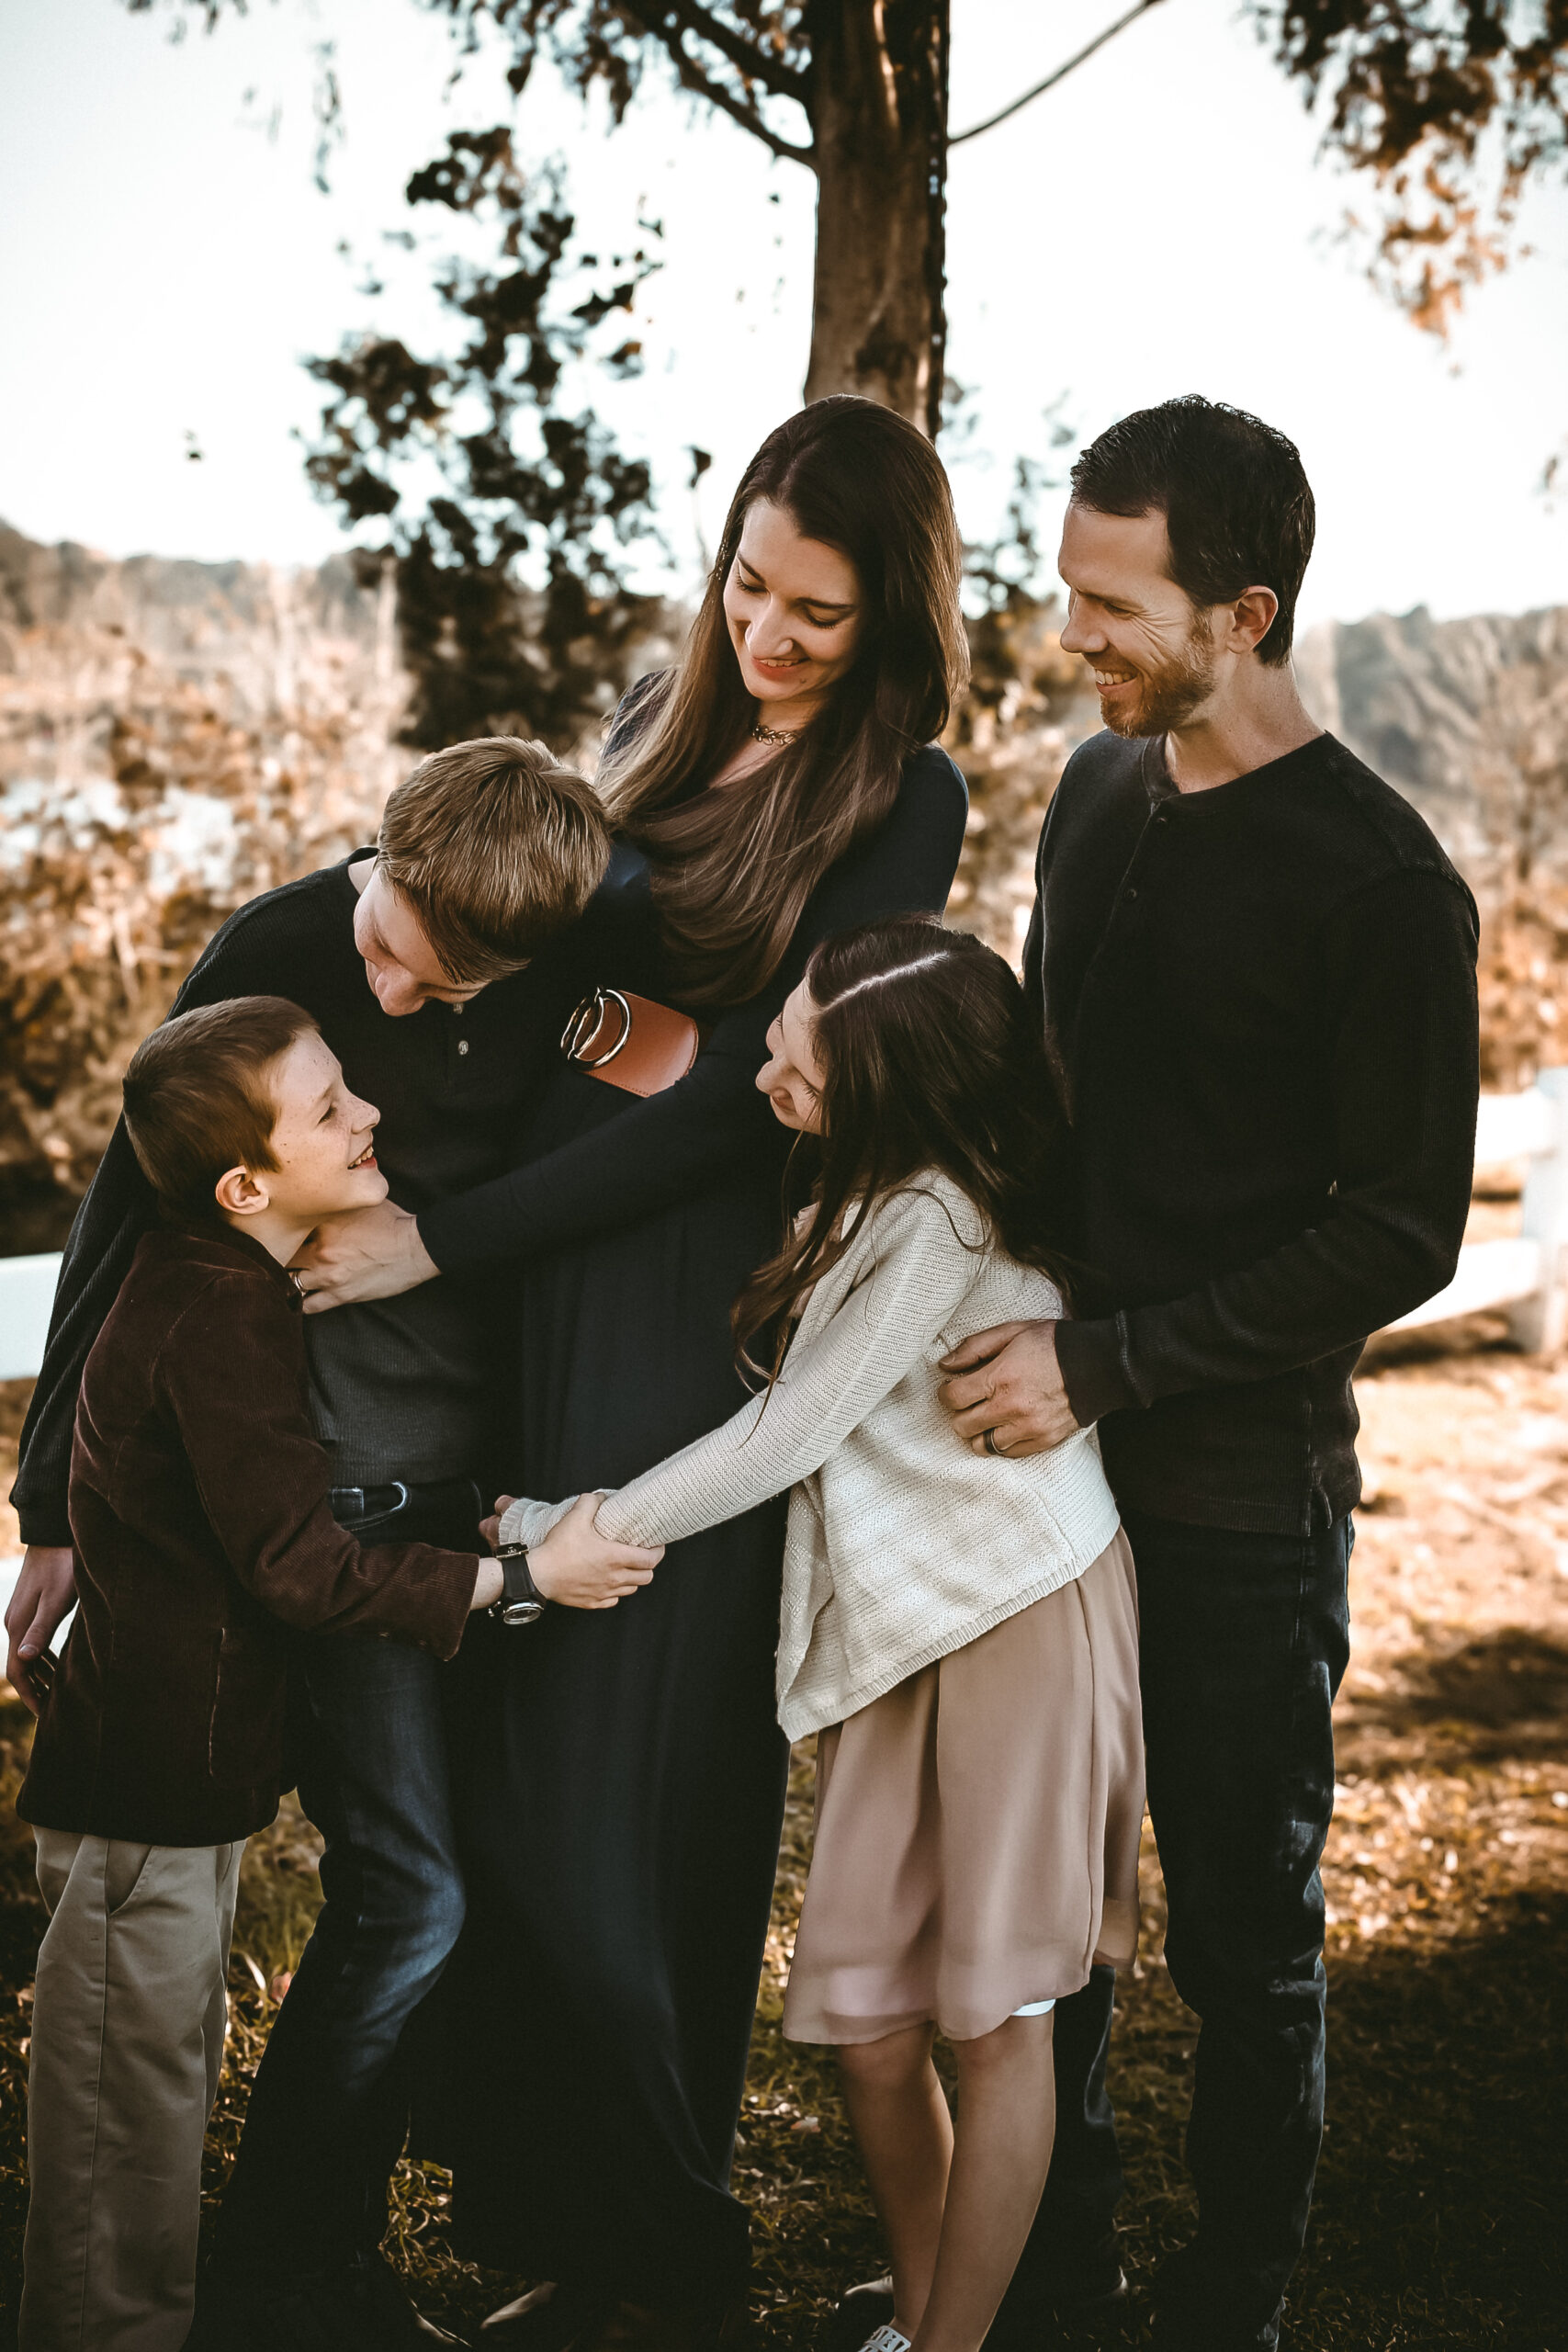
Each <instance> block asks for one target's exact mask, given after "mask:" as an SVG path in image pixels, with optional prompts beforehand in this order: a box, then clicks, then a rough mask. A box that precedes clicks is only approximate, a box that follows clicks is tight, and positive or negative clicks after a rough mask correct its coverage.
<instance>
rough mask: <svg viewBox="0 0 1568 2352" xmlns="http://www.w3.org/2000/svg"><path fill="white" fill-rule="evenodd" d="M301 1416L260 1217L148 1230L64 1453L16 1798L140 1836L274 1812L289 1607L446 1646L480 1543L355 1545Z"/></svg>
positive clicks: (66, 1818) (256, 1825)
mask: <svg viewBox="0 0 1568 2352" xmlns="http://www.w3.org/2000/svg"><path fill="white" fill-rule="evenodd" d="M328 1485H329V1475H328V1467H327V1457H326V1455H325V1453H323V1452H322V1450H321V1446H320V1445H319V1444H318V1443H317V1442H316V1440H315V1438H314V1436H313V1435H312V1434H311V1430H310V1421H309V1419H307V1416H306V1375H305V1350H304V1341H303V1335H302V1332H301V1329H300V1322H299V1302H298V1300H297V1299H296V1297H295V1295H294V1292H293V1289H292V1287H291V1285H290V1284H289V1283H288V1278H287V1276H286V1274H285V1272H284V1271H283V1269H282V1267H281V1266H279V1265H278V1264H277V1263H276V1260H274V1259H273V1258H272V1257H271V1256H269V1254H268V1253H267V1251H266V1250H264V1249H263V1248H262V1247H261V1245H260V1243H259V1242H256V1241H254V1240H252V1239H251V1238H250V1237H249V1236H248V1235H245V1234H241V1233H238V1232H233V1231H230V1230H228V1229H223V1230H215V1231H208V1230H206V1229H199V1228H197V1227H173V1226H169V1227H160V1228H159V1229H158V1230H157V1231H155V1232H152V1233H149V1234H147V1235H145V1236H144V1237H143V1238H142V1240H141V1244H140V1246H139V1248H138V1250H137V1252H136V1256H135V1259H134V1261H132V1264H131V1268H130V1272H129V1274H128V1275H127V1276H126V1279H125V1282H124V1284H123V1286H122V1288H121V1290H120V1293H119V1295H118V1299H117V1300H116V1301H115V1304H114V1306H113V1307H112V1308H111V1309H110V1311H109V1315H108V1317H107V1321H106V1322H105V1324H104V1327H103V1329H102V1330H101V1331H100V1332H99V1334H98V1338H97V1340H96V1344H95V1346H94V1348H93V1351H92V1353H91V1354H90V1355H89V1357H88V1358H87V1363H86V1369H85V1372H84V1374H83V1377H82V1393H81V1397H80V1401H79V1403H78V1405H77V1409H76V1435H75V1442H74V1446H73V1452H72V1458H71V1528H72V1533H73V1538H74V1541H75V1547H76V1582H77V1589H78V1593H79V1596H80V1597H79V1601H78V1607H77V1614H76V1619H75V1623H73V1626H72V1628H71V1634H70V1638H69V1640H68V1641H67V1643H66V1645H65V1654H64V1657H63V1659H62V1664H61V1670H60V1674H59V1678H58V1680H57V1682H56V1686H55V1689H54V1691H53V1693H52V1695H51V1698H50V1700H49V1702H48V1704H47V1705H46V1707H45V1709H44V1713H43V1718H42V1721H41V1722H40V1723H39V1728H38V1733H37V1736H36V1738H35V1740H34V1744H33V1754H32V1762H31V1766H30V1768H29V1770H28V1777H27V1779H26V1781H24V1782H23V1785H22V1791H21V1794H20V1796H19V1797H18V1799H17V1812H18V1813H19V1814H20V1815H21V1816H22V1818H23V1819H24V1820H25V1821H30V1822H33V1823H35V1824H37V1825H38V1826H39V1827H43V1828H50V1829H66V1830H76V1831H78V1832H82V1833H85V1834H88V1835H92V1836H96V1837H100V1838H130V1839H132V1840H134V1841H135V1842H136V1843H138V1844H141V1845H157V1846H218V1845H226V1844H227V1843H229V1841H230V1840H231V1839H233V1838H245V1837H248V1836H249V1835H250V1833H251V1832H252V1831H253V1830H254V1829H260V1828H263V1827H265V1824H266V1823H267V1822H269V1821H270V1820H271V1819H272V1818H273V1816H274V1815H275V1814H276V1811H277V1799H278V1794H279V1789H280V1786H281V1784H282V1781H283V1775H284V1769H285V1765H284V1726H285V1713H286V1705H285V1661H286V1656H287V1645H288V1627H289V1626H299V1627H307V1628H309V1629H310V1631H312V1632H314V1633H325V1634H361V1635H367V1634H390V1635H394V1636H396V1637H398V1638H399V1639H401V1640H403V1641H409V1642H415V1643H418V1644H420V1645H422V1646H423V1647H424V1648H426V1649H429V1650H433V1651H434V1653H435V1655H436V1656H437V1657H451V1656H452V1654H453V1652H454V1651H455V1650H456V1649H457V1644H458V1642H459V1641H460V1639H461V1638H462V1633H463V1625H464V1621H465V1619H466V1617H467V1615H468V1604H469V1602H470V1601H471V1600H472V1598H473V1589H474V1577H475V1575H476V1572H477V1566H478V1564H477V1560H476V1558H475V1557H474V1555H471V1554H465V1553H457V1552H441V1551H436V1550H434V1549H433V1548H432V1547H431V1546H430V1545H428V1544H376V1545H373V1546H371V1547H369V1548H367V1549H362V1548H361V1547H360V1546H359V1545H358V1544H356V1543H355V1541H354V1539H353V1537H352V1536H350V1535H348V1534H346V1533H345V1532H344V1530H343V1529H342V1528H341V1527H339V1526H338V1525H337V1523H336V1521H334V1520H333V1515H332V1510H331V1508H330V1506H329V1503H328Z"/></svg>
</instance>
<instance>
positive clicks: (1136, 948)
mask: <svg viewBox="0 0 1568 2352" xmlns="http://www.w3.org/2000/svg"><path fill="white" fill-rule="evenodd" d="M1036 881H1037V896H1036V900H1035V909H1034V918H1033V922H1032V928H1031V931H1030V935H1029V942H1028V945H1027V947H1026V950H1025V972H1024V977H1025V983H1026V986H1027V987H1028V988H1029V989H1030V991H1031V993H1032V1000H1033V1001H1034V1003H1035V1005H1036V1008H1037V1010H1038V1012H1039V1014H1040V1017H1041V1018H1042V1020H1043V1024H1044V1031H1045V1037H1046V1043H1047V1047H1048V1050H1049V1052H1050V1055H1051V1057H1052V1061H1053V1065H1054V1068H1055V1070H1056V1073H1057V1076H1058V1080H1059V1082H1060V1085H1061V1088H1062V1091H1063V1096H1064V1100H1065V1102H1066V1107H1067V1113H1068V1117H1069V1119H1070V1122H1071V1125H1072V1129H1073V1136H1074V1147H1075V1159H1076V1170H1075V1181H1076V1192H1077V1199H1076V1202H1075V1204H1074V1208H1075V1219H1076V1225H1075V1239H1076V1245H1077V1252H1078V1255H1079V1258H1080V1260H1081V1263H1082V1267H1083V1272H1082V1273H1081V1275H1080V1277H1079V1280H1078V1283H1077V1313H1078V1317H1080V1318H1081V1319H1078V1320H1076V1321H1073V1322H1070V1323H1066V1324H1064V1325H1063V1326H1062V1328H1061V1329H1060V1331H1059V1333H1058V1340H1057V1345H1058V1359H1059V1362H1060V1364H1061V1369H1062V1375H1063V1378H1064V1381H1065V1383H1066V1390H1067V1396H1068V1398H1069V1401H1070V1403H1071V1405H1072V1408H1073V1410H1074V1412H1075V1413H1076V1415H1077V1418H1078V1419H1079V1421H1080V1422H1085V1423H1087V1422H1089V1421H1099V1422H1100V1440H1101V1444H1102V1447H1103V1451H1104V1455H1105V1463H1106V1468H1107V1470H1108V1472H1109V1474H1110V1476H1111V1484H1112V1486H1113V1487H1114V1488H1115V1491H1116V1495H1117V1498H1118V1500H1119V1501H1120V1502H1121V1503H1122V1506H1123V1507H1124V1508H1134V1509H1137V1510H1146V1511H1150V1512H1154V1513H1157V1514H1159V1515H1161V1516H1163V1517H1166V1518H1168V1519H1176V1520H1181V1521H1188V1522H1190V1523H1196V1524H1199V1525H1211V1526H1217V1527H1230V1528H1237V1529H1242V1530H1249V1531H1252V1532H1258V1533H1272V1534H1280V1535H1303V1536H1304V1535H1306V1534H1308V1533H1310V1532H1316V1531H1319V1530H1321V1529H1323V1528H1325V1527H1326V1526H1328V1525H1329V1524H1331V1523H1332V1522H1333V1521H1335V1520H1337V1519H1338V1518H1340V1517H1341V1516H1342V1515H1343V1514H1344V1513H1345V1512H1346V1511H1348V1510H1349V1509H1350V1508H1351V1507H1352V1505H1353V1504H1354V1503H1355V1502H1356V1500H1357V1499H1358V1498H1359V1492H1360V1480H1359V1470H1358V1467H1357V1463H1356V1455H1355V1436H1356V1430H1357V1427H1358V1419H1357V1413H1356V1408H1355V1404H1354V1401H1353V1399H1352V1397H1351V1392H1350V1375H1351V1373H1352V1371H1353V1369H1354V1367H1355V1363H1356V1360H1357V1357H1358V1355H1359V1352H1360V1349H1361V1346H1362V1343H1363V1342H1364V1340H1366V1338H1367V1336H1368V1335H1369V1333H1371V1332H1372V1331H1375V1330H1377V1329H1381V1328H1382V1326H1383V1325H1384V1324H1387V1323H1389V1322H1392V1321H1393V1320H1394V1319H1395V1318H1396V1317H1399V1316H1400V1315H1403V1314H1404V1313H1406V1312H1408V1310H1409V1309H1410V1308H1412V1307H1414V1306H1417V1305H1418V1304H1419V1303H1420V1302H1421V1301H1422V1300H1423V1299H1426V1298H1428V1297H1430V1296H1431V1295H1433V1293H1434V1292H1436V1291H1438V1290H1440V1289H1441V1288H1442V1287H1443V1285H1444V1284H1445V1283H1447V1282H1449V1281H1450V1279H1451V1278H1452V1275H1453V1272H1454V1268H1455V1265H1456V1263H1457V1261H1458V1256H1459V1250H1460V1246H1461V1239H1462V1237H1463V1233H1464V1227H1465V1218H1466V1214H1467V1211H1468V1208H1469V1202H1470V1189H1471V1174H1472V1159H1473V1153H1474V1142H1475V1108H1476V1094H1477V1088H1478V1077H1477V1062H1478V1045H1477V1020H1476V992H1475V959H1476V948H1477V921H1476V912H1475V905H1474V901H1473V900H1472V898H1471V895H1470V892H1469V891H1468V890H1467V889H1466V888H1465V886H1464V884H1463V882H1462V881H1461V879H1460V877H1459V876H1458V875H1457V874H1456V873H1455V871H1454V869H1453V867H1452V866H1451V865H1450V863H1449V861H1448V859H1447V858H1446V857H1445V856H1444V854H1443V853H1442V850H1441V849H1440V848H1439V847H1438V842H1437V841H1436V840H1435V838H1434V837H1433V835H1432V833H1431V832H1430V831H1428V829H1427V825H1426V824H1425V823H1424V822H1423V820H1422V819H1421V818H1420V817H1419V816H1417V814H1416V811H1415V809H1412V808H1411V807H1410V806H1409V804H1408V803H1407V802H1406V801H1404V800H1403V799H1402V798H1401V797H1400V796H1399V795H1398V794H1397V793H1396V792H1394V791H1393V790H1392V789H1391V787H1390V786H1388V785H1386V784H1384V783H1382V780H1381V779H1380V778H1379V777H1378V776H1376V775H1373V774H1372V772H1371V769H1370V768H1368V767H1366V766H1364V765H1363V763H1361V762H1360V761H1359V759H1357V758H1356V757H1355V755H1354V754H1353V753H1352V752H1348V751H1347V749H1346V748H1345V746H1344V745H1343V744H1342V743H1339V742H1337V741H1335V739H1334V738H1333V736H1331V735H1320V736H1318V737H1316V738H1315V739H1314V741H1312V742H1310V743H1307V744H1305V745H1303V747H1302V748H1301V749H1299V750H1297V751H1293V752H1289V753H1287V754H1286V755H1285V757H1283V758H1282V759H1279V760H1274V761H1271V762H1270V763H1269V765H1268V766H1266V767H1262V768H1258V769H1256V770H1254V771H1253V772H1252V773H1251V774H1250V775H1242V776H1237V777H1236V778H1235V780H1234V781H1233V782H1231V783H1229V784H1224V785H1220V786H1216V787H1214V788H1213V789H1211V790H1209V791H1203V792H1192V793H1180V792H1179V791H1178V790H1177V789H1176V786H1174V784H1173V783H1172V781H1171V778H1170V776H1169V774H1168V770H1167V767H1166V763H1165V757H1164V748H1163V739H1158V740H1156V739H1150V740H1144V741H1123V740H1122V739H1120V738H1118V737H1117V736H1114V735H1111V734H1102V735H1097V736H1096V737H1095V738H1094V739H1093V740H1092V741H1089V742H1088V743H1086V744H1084V745H1083V746H1082V747H1081V748H1080V749H1079V750H1078V751H1077V752H1075V753H1074V755H1073V757H1072V759H1071V760H1070V761H1069V762H1068V763H1067V767H1066V773H1065V775H1063V778H1062V781H1061V784H1060V785H1059V786H1058V787H1057V790H1056V794H1055V798H1054V799H1053V801H1052V804H1051V808H1050V811H1049V813H1048V815H1047V817H1046V820H1045V824H1044V828H1043V831H1042V833H1041V838H1040V850H1039V858H1038V864H1037V868H1036Z"/></svg>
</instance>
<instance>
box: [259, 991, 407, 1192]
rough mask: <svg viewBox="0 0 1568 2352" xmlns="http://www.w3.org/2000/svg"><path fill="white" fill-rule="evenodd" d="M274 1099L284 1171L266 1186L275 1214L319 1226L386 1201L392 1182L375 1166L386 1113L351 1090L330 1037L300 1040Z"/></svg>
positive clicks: (280, 1065) (267, 1174)
mask: <svg viewBox="0 0 1568 2352" xmlns="http://www.w3.org/2000/svg"><path fill="white" fill-rule="evenodd" d="M271 1092H272V1097H273V1100H274V1102H275V1103H276V1106H277V1116H276V1121H275V1122H274V1125H273V1130H272V1151H273V1157H274V1159H276V1161H277V1163H278V1165H277V1167H276V1169H271V1170H265V1171H264V1172H263V1173H262V1174H261V1176H260V1178H259V1182H261V1183H262V1184H263V1185H264V1186H265V1190H266V1193H267V1195H268V1198H269V1200H270V1203H271V1204H272V1206H273V1208H274V1209H275V1210H276V1211H279V1212H280V1213H281V1214H282V1215H284V1216H297V1217H301V1218H305V1219H307V1220H309V1221H310V1222H314V1220H315V1219H316V1218H318V1217H323V1216H333V1215H335V1214H336V1213H338V1212H339V1211H341V1210H344V1209H362V1208H367V1207H369V1206H370V1205H371V1204H373V1203H375V1202H377V1201H384V1200H385V1199H386V1197H387V1180H386V1178H385V1176H384V1175H383V1174H382V1173H381V1170H380V1169H379V1168H378V1166H377V1164H376V1123H377V1121H378V1119H379V1118H380V1115H381V1114H380V1113H379V1111H378V1110H377V1109H376V1107H375V1105H374V1103H362V1102H361V1101H360V1099H359V1097H358V1096H357V1095H356V1094H354V1093H352V1092H351V1091H350V1090H349V1088H348V1087H347V1086H346V1085H345V1084H344V1075H343V1070H342V1068H341V1067H340V1065H339V1062H338V1058H337V1056H336V1055H335V1054H334V1053H333V1051H332V1049H331V1047H330V1046H328V1045H327V1043H326V1041H325V1040H324V1039H323V1038H321V1037H319V1036H317V1035H314V1034H313V1033H312V1034H311V1035H308V1036H304V1037H299V1038H296V1040H295V1042H294V1044H293V1045H292V1046H290V1047H289V1049H288V1052H287V1053H286V1054H285V1055H284V1056H283V1057H282V1059H281V1060H280V1061H279V1062H277V1063H276V1065H275V1066H274V1068H273V1070H272V1072H271Z"/></svg>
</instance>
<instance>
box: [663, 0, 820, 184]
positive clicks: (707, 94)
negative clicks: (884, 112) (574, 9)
mask: <svg viewBox="0 0 1568 2352" xmlns="http://www.w3.org/2000/svg"><path fill="white" fill-rule="evenodd" d="M650 30H651V31H652V32H653V35H654V38H655V39H656V40H659V41H660V43H661V44H662V46H663V47H664V49H665V50H667V51H668V52H669V55H670V59H671V63H672V64H673V66H674V68H675V71H676V73H677V74H679V76H680V79H681V86H682V89H685V90H690V91H691V92H692V93H693V95H694V96H695V97H699V98H705V99H706V101H707V103H708V105H709V106H712V107H718V109H719V111H720V113H721V114H727V115H728V117H729V119H730V120H731V121H732V122H738V123H739V125H740V128H741V130H749V131H750V134H751V136H752V138H753V139H760V140H761V142H762V144H763V146H764V147H771V148H772V149H773V153H774V154H775V155H784V156H787V158H788V160H789V161H790V162H791V163H792V164H805V165H806V166H807V170H808V171H815V170H816V168H817V150H816V149H815V147H796V146H795V144H794V143H793V141H790V140H788V139H781V138H780V137H779V135H778V132H777V131H776V130H769V128H768V126H767V124H766V123H765V122H764V121H763V120H762V118H761V115H760V114H759V113H758V112H757V110H756V108H755V107H749V106H747V105H746V104H745V103H744V102H743V101H742V100H741V99H739V98H737V97H734V96H731V94H730V93H729V91H728V90H727V89H726V88H725V86H724V85H723V83H722V82H716V81H715V80H714V79H713V77H712V75H711V74H705V72H704V71H703V68H702V67H701V66H700V65H699V64H698V63H697V61H696V59H695V58H694V57H693V56H691V55H690V54H689V52H688V51H687V49H686V46H685V42H684V40H682V34H681V28H679V27H678V26H676V27H672V28H671V32H669V33H667V32H666V31H665V30H664V29H663V28H661V27H659V26H654V27H651V28H650ZM671 35H672V37H671Z"/></svg>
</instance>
